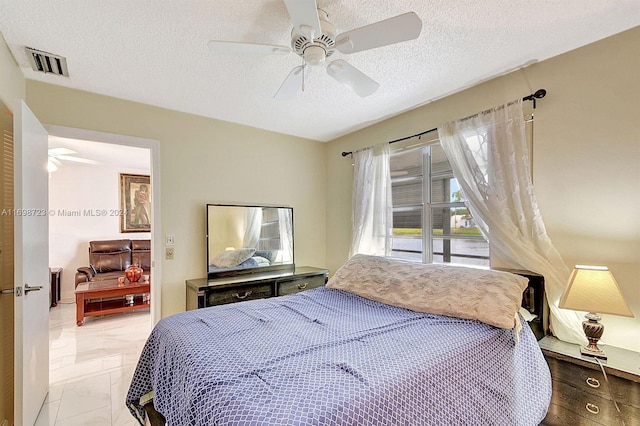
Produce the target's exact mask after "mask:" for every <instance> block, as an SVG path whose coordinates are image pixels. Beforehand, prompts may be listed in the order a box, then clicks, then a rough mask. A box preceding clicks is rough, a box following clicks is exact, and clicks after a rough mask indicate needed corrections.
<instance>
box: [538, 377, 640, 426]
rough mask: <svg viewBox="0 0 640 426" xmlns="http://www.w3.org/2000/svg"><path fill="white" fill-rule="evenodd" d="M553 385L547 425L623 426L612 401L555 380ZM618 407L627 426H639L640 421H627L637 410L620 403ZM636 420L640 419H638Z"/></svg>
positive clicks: (546, 420)
mask: <svg viewBox="0 0 640 426" xmlns="http://www.w3.org/2000/svg"><path fill="white" fill-rule="evenodd" d="M552 383H553V394H552V397H551V402H552V403H551V406H550V407H549V412H548V414H547V418H546V419H545V424H558V425H571V426H577V425H591V424H594V425H607V426H610V425H617V424H622V423H621V422H620V419H619V415H618V412H617V411H616V409H615V406H614V405H613V402H612V401H611V400H609V399H605V398H602V397H599V396H597V395H594V394H592V393H588V392H584V391H581V390H579V389H577V388H575V387H572V386H570V385H568V384H566V383H564V382H561V381H559V380H553V382H552ZM618 406H619V407H620V410H621V411H622V412H623V414H624V418H625V422H626V424H627V426H631V425H636V426H637V425H638V421H640V419H639V420H636V421H634V422H633V423H630V420H627V418H629V419H631V416H630V415H631V414H632V412H633V411H634V410H635V409H633V408H632V407H629V406H626V405H624V404H620V403H618ZM552 418H554V419H557V423H552V422H551V419H552ZM636 419H638V418H637V417H636Z"/></svg>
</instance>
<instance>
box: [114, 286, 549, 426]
mask: <svg viewBox="0 0 640 426" xmlns="http://www.w3.org/2000/svg"><path fill="white" fill-rule="evenodd" d="M523 325H524V328H523V330H522V331H521V334H520V342H519V343H518V344H516V338H515V334H514V333H515V332H514V330H506V329H499V328H495V327H493V326H489V325H485V324H482V323H480V322H476V321H473V320H464V319H457V318H451V317H445V316H438V315H429V314H421V313H416V312H412V311H408V310H406V309H402V308H396V307H392V306H389V305H384V304H381V303H378V302H373V301H369V300H366V299H363V298H361V297H358V296H355V295H353V294H350V293H346V292H343V291H340V290H331V289H327V288H325V287H321V288H317V289H313V290H308V291H305V292H302V293H298V294H295V295H290V296H284V297H277V298H270V299H262V300H253V301H247V302H242V303H233V304H229V305H224V306H217V307H212V308H206V309H200V310H195V311H189V312H184V313H181V314H177V315H173V316H170V317H167V318H164V319H162V320H161V321H160V322H159V323H158V324H157V325H156V327H155V328H154V330H153V332H152V333H151V336H150V337H149V339H148V341H147V343H146V346H145V348H144V350H143V352H142V355H141V357H140V360H139V362H138V366H137V368H136V371H135V374H134V377H133V380H132V383H131V387H130V388H129V392H128V395H127V405H128V406H129V407H130V408H131V411H132V413H134V414H135V415H136V416H144V410H143V409H142V408H141V407H140V406H139V405H138V401H139V399H140V397H142V396H143V395H145V394H147V393H149V392H150V391H152V390H153V391H154V397H153V401H154V405H155V408H156V409H157V410H158V411H159V412H161V413H162V414H163V415H164V416H165V417H166V419H167V422H168V424H169V425H171V426H178V425H225V426H227V425H256V426H257V425H261V426H271V425H358V426H360V425H508V426H514V425H537V424H539V423H540V421H541V420H542V419H543V418H544V416H545V413H546V411H547V407H548V406H549V401H550V399H551V377H550V374H549V369H548V367H547V364H546V362H545V360H544V358H543V356H542V353H541V351H540V349H539V348H538V345H537V342H536V340H535V337H534V336H533V333H532V332H531V329H530V328H529V327H528V325H526V323H525V324H523Z"/></svg>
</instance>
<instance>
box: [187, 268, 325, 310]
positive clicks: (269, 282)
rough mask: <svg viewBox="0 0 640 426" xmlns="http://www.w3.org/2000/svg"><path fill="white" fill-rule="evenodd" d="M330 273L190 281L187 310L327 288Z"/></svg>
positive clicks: (257, 274) (282, 272) (293, 272)
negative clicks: (326, 283)
mask: <svg viewBox="0 0 640 426" xmlns="http://www.w3.org/2000/svg"><path fill="white" fill-rule="evenodd" d="M328 273H329V271H328V270H326V269H320V268H313V267H310V266H302V267H295V268H293V269H290V270H277V271H267V272H255V273H249V274H243V275H237V276H233V277H224V278H215V279H210V280H207V279H206V278H198V279H194V280H187V281H186V287H187V310H192V309H199V308H206V307H209V306H215V305H224V304H227V303H234V302H242V301H243V300H252V299H264V298H266V297H274V296H284V295H287V294H293V293H298V292H300V291H303V290H309V289H312V288H316V287H320V286H323V285H324V284H325V282H326V280H327V274H328Z"/></svg>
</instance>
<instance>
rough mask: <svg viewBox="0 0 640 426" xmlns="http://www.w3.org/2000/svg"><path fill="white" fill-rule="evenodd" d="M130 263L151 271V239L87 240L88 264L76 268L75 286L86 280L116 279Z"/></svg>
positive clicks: (122, 274) (145, 272)
mask: <svg viewBox="0 0 640 426" xmlns="http://www.w3.org/2000/svg"><path fill="white" fill-rule="evenodd" d="M131 265H138V266H139V267H141V268H142V269H143V270H144V274H147V275H149V274H150V273H151V240H103V241H90V242H89V266H83V267H81V268H78V271H77V272H76V287H77V286H78V284H80V283H84V282H87V281H102V280H108V279H117V278H118V277H123V276H124V271H125V269H127V268H128V267H129V266H131Z"/></svg>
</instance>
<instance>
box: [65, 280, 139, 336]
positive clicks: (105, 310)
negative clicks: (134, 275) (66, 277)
mask: <svg viewBox="0 0 640 426" xmlns="http://www.w3.org/2000/svg"><path fill="white" fill-rule="evenodd" d="M150 291H151V286H150V285H149V281H146V282H134V283H126V284H120V283H119V282H118V280H117V279H113V280H104V281H91V282H86V283H82V284H78V286H77V287H76V324H77V325H78V326H81V325H82V324H84V319H85V317H91V316H99V315H107V314H115V313H117V312H126V311H133V310H136V309H145V308H148V307H149V306H150V303H149V299H148V298H144V297H142V295H143V294H144V293H149V292H150ZM130 294H131V295H134V299H133V304H132V305H127V302H126V299H117V300H101V299H103V298H110V297H122V296H126V295H130ZM136 296H137V297H136Z"/></svg>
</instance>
